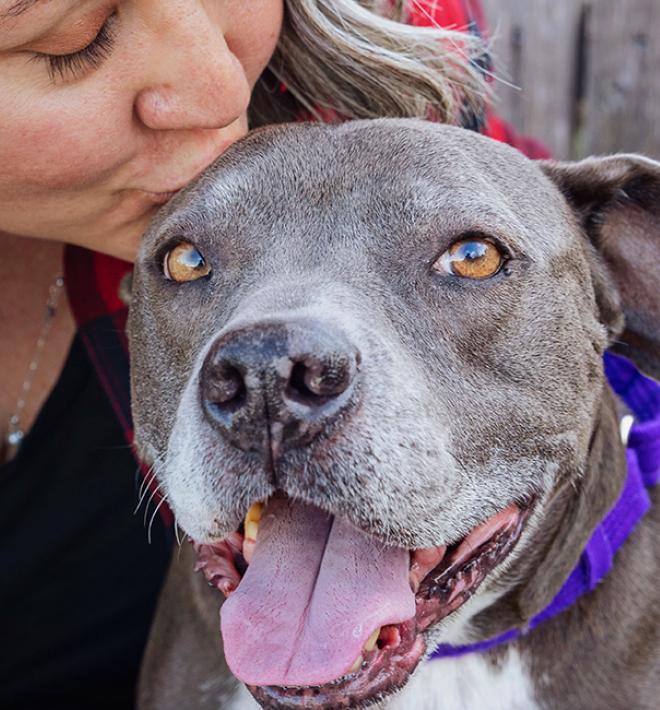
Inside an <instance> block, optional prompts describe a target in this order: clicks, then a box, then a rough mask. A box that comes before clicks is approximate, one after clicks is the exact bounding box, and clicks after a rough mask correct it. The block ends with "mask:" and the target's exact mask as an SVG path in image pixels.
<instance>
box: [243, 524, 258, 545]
mask: <svg viewBox="0 0 660 710" xmlns="http://www.w3.org/2000/svg"><path fill="white" fill-rule="evenodd" d="M258 531H259V523H258V522H256V521H255V520H248V521H247V522H246V523H245V539H246V540H252V541H253V542H256V539H257V532H258Z"/></svg>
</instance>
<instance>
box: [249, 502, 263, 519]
mask: <svg viewBox="0 0 660 710" xmlns="http://www.w3.org/2000/svg"><path fill="white" fill-rule="evenodd" d="M263 512H264V504H263V503H253V504H252V505H251V506H250V509H249V510H248V512H247V513H246V514H245V521H246V522H247V521H248V520H253V521H254V522H255V523H258V522H259V521H260V520H261V514H262V513H263Z"/></svg>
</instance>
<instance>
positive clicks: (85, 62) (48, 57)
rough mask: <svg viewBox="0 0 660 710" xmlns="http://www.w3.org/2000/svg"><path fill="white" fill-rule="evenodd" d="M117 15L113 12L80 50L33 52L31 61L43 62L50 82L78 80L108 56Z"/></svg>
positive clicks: (112, 42) (112, 41)
mask: <svg viewBox="0 0 660 710" xmlns="http://www.w3.org/2000/svg"><path fill="white" fill-rule="evenodd" d="M116 21H117V13H116V11H115V12H113V13H112V14H111V15H110V16H109V17H108V18H107V19H106V20H105V22H104V23H103V24H102V25H101V27H100V29H99V30H98V32H97V33H96V36H95V37H94V39H92V41H91V42H89V43H88V44H87V45H85V46H84V47H82V48H81V49H78V50H76V51H75V52H69V53H56V54H50V53H48V52H34V56H33V57H32V60H36V61H44V62H46V64H47V68H48V74H49V75H50V78H51V80H52V81H56V80H57V79H60V80H63V81H64V80H67V79H78V78H80V77H81V76H83V75H84V74H85V73H86V72H87V71H90V70H92V69H97V68H98V67H99V66H101V64H102V63H103V60H104V59H106V57H107V56H108V55H109V54H110V52H111V51H112V47H113V44H114V30H115V22H116Z"/></svg>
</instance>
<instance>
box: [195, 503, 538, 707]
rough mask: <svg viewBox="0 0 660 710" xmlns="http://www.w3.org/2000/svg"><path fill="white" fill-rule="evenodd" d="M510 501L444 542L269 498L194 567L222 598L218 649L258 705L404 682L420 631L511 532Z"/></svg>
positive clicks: (364, 692)
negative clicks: (394, 542)
mask: <svg viewBox="0 0 660 710" xmlns="http://www.w3.org/2000/svg"><path fill="white" fill-rule="evenodd" d="M529 511H530V506H529V505H517V504H511V505H509V506H508V507H506V508H505V509H503V510H501V511H500V512H499V513H497V514H496V515H494V516H492V517H491V518H489V519H488V520H486V521H485V522H484V523H482V524H481V525H479V526H477V527H475V528H473V529H472V530H471V531H470V532H469V533H468V534H467V535H466V536H465V537H464V538H462V539H461V540H459V541H456V542H455V543H454V544H451V545H448V546H446V545H442V546H439V547H435V548H430V549H421V550H420V549H418V550H412V551H410V550H405V549H403V548H397V547H391V546H387V545H385V544H384V543H383V542H382V541H380V540H378V539H377V538H375V537H372V536H370V535H368V534H366V533H364V532H363V531H361V530H359V529H358V528H356V527H354V526H353V525H351V524H350V523H348V522H347V521H345V520H343V519H340V518H336V517H334V516H332V515H330V514H329V513H326V512H324V511H322V510H320V509H318V508H316V507H314V506H311V505H307V504H304V503H300V502H295V501H292V500H291V499H289V498H286V497H285V496H279V495H277V496H274V497H273V498H271V499H270V500H269V501H268V503H267V505H266V506H265V507H263V506H262V505H260V504H257V505H255V506H252V508H251V509H250V511H249V512H248V515H247V516H246V519H245V522H244V524H243V525H241V527H240V528H239V530H238V531H237V532H235V533H232V534H231V535H229V536H228V537H227V538H225V540H224V541H223V542H221V543H217V544H212V545H206V544H195V549H196V551H197V555H198V562H197V567H196V569H197V570H203V571H204V574H205V575H206V578H207V579H208V581H209V583H210V584H211V585H212V586H214V587H216V588H217V589H219V590H220V591H221V592H223V594H225V595H226V596H227V597H228V599H227V601H226V602H225V603H224V604H223V606H222V613H221V628H222V637H223V643H224V652H225V658H226V660H227V664H228V665H229V668H230V669H231V671H232V672H233V673H234V675H235V676H236V677H237V678H238V679H239V680H241V681H242V682H244V683H245V684H246V685H247V686H248V688H249V689H250V691H251V692H252V693H253V695H254V696H255V697H256V699H257V700H258V701H259V703H260V704H261V705H262V706H263V707H266V708H297V707H304V708H325V709H326V710H327V709H330V708H350V707H361V706H363V705H366V704H369V703H370V702H372V701H374V700H376V699H378V698H381V697H384V696H386V695H388V694H389V693H391V692H394V691H395V690H397V689H399V688H401V687H403V686H404V685H405V684H406V682H407V681H408V679H409V677H410V675H411V673H412V672H413V670H414V669H415V667H416V666H417V664H418V663H419V661H420V660H421V658H422V657H423V656H424V654H425V651H426V643H425V640H424V631H425V630H426V629H428V628H429V627H430V626H431V625H433V624H434V623H436V622H437V621H439V620H440V619H442V618H444V617H446V616H447V615H448V614H450V613H451V612H453V611H455V610H456V609H458V607H460V606H461V605H462V604H463V603H464V602H465V601H466V600H467V599H469V598H470V597H471V596H472V595H473V594H474V592H475V591H476V589H477V588H478V586H479V585H480V584H481V582H482V581H483V580H484V578H485V577H486V576H487V575H488V574H489V573H490V572H491V571H492V570H493V569H494V568H495V567H496V566H497V565H498V564H499V563H500V562H501V561H502V560H503V559H504V558H505V557H506V556H507V555H508V554H509V552H510V551H511V549H512V548H513V547H514V545H515V544H516V542H517V541H518V539H519V537H520V534H521V532H522V528H523V525H524V523H525V521H526V519H527V517H528V514H529Z"/></svg>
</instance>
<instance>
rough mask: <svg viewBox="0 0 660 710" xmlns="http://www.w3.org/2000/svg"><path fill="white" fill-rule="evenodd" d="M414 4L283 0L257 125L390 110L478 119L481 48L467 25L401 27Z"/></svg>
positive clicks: (256, 108)
mask: <svg viewBox="0 0 660 710" xmlns="http://www.w3.org/2000/svg"><path fill="white" fill-rule="evenodd" d="M413 2H415V0H413ZM408 5H409V2H408V1H407V0H285V16H284V25H283V28H282V33H281V36H280V39H279V43H278V45H277V49H276V50H275V54H274V55H273V57H272V59H271V62H270V64H269V67H268V70H267V71H266V73H265V74H264V76H263V77H262V78H261V79H260V81H259V83H258V85H257V86H256V87H255V92H254V95H253V103H252V106H251V119H252V124H253V125H260V124H264V123H271V122H279V121H283V120H292V119H294V118H295V117H299V116H300V115H301V113H306V114H307V115H308V116H310V117H314V118H317V119H322V120H326V121H327V120H333V119H336V120H342V119H350V118H378V117H384V116H389V117H422V118H429V117H432V118H434V119H435V120H439V121H443V122H446V123H468V122H469V123H470V124H473V123H474V121H475V120H477V121H478V120H479V118H480V117H481V114H482V111H483V106H484V102H485V98H486V95H487V81H486V76H485V73H484V71H483V65H484V57H485V56H486V54H485V51H486V50H485V46H484V44H483V43H482V41H481V40H480V38H479V37H478V36H476V35H475V34H473V33H470V32H467V31H457V30H449V29H444V28H441V27H438V26H434V27H414V26H411V25H407V24H404V21H405V19H406V7H407V6H408ZM420 7H421V4H420ZM460 29H463V30H466V29H467V28H460ZM281 84H284V85H285V86H286V88H287V91H286V92H283V91H282V90H281V89H280V85H281Z"/></svg>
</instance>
